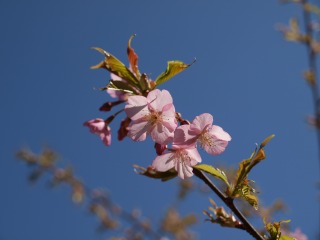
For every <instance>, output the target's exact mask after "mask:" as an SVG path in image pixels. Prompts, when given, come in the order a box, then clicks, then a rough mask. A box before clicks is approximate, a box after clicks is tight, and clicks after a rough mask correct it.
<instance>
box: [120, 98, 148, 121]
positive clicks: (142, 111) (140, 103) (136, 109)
mask: <svg viewBox="0 0 320 240" xmlns="http://www.w3.org/2000/svg"><path fill="white" fill-rule="evenodd" d="M147 104H148V103H147V99H146V98H145V97H143V96H130V97H129V98H128V104H127V105H126V106H125V108H124V110H125V112H126V114H127V116H128V117H129V118H131V120H134V121H136V120H138V119H141V118H143V117H145V116H146V115H148V114H149V113H150V112H149V110H148V106H147Z"/></svg>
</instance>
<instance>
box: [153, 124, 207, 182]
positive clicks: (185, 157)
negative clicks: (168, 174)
mask: <svg viewBox="0 0 320 240" xmlns="http://www.w3.org/2000/svg"><path fill="white" fill-rule="evenodd" d="M186 128H188V126H187V125H182V126H180V127H178V128H177V129H176V131H175V132H174V139H173V144H172V149H170V150H168V151H169V152H168V153H164V154H162V155H160V156H158V157H156V159H155V160H154V161H153V163H152V167H153V168H154V169H155V170H156V171H159V172H165V171H168V170H169V169H171V168H173V167H174V168H175V170H176V171H177V172H178V175H179V177H181V178H182V179H185V178H186V177H191V176H193V171H192V166H194V165H196V164H198V163H200V162H201V156H200V154H199V152H198V150H197V148H196V145H195V144H194V143H193V144H190V145H177V144H175V143H176V142H179V141H181V137H183V136H182V134H181V133H183V131H184V130H185V129H186Z"/></svg>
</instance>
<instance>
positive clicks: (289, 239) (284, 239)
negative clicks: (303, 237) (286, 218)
mask: <svg viewBox="0 0 320 240" xmlns="http://www.w3.org/2000/svg"><path fill="white" fill-rule="evenodd" d="M279 240H295V238H293V237H290V236H286V235H284V236H282V235H281V237H280V238H279Z"/></svg>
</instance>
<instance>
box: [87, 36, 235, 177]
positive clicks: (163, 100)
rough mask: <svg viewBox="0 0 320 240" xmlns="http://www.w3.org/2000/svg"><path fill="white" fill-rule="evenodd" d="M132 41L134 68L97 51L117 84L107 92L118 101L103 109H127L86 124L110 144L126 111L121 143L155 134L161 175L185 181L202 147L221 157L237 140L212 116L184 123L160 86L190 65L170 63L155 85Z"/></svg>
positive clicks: (156, 166) (102, 65)
mask: <svg viewBox="0 0 320 240" xmlns="http://www.w3.org/2000/svg"><path fill="white" fill-rule="evenodd" d="M132 38H133V37H131V38H130V40H129V44H128V51H127V52H128V59H129V68H126V67H125V65H124V64H122V63H121V62H120V61H119V60H118V59H116V58H115V57H114V56H112V55H111V54H110V53H108V52H106V51H104V50H102V49H99V48H96V50H98V51H99V52H101V53H103V54H104V55H105V60H104V61H102V62H101V63H99V64H98V65H96V66H94V67H93V68H105V69H107V70H108V71H109V72H111V80H110V82H109V84H108V85H107V86H106V87H105V88H102V90H107V92H108V93H109V95H110V96H111V97H113V98H117V99H118V100H117V101H115V102H107V103H105V104H103V105H102V106H101V107H100V110H101V111H110V110H111V109H112V107H114V106H116V105H118V104H121V103H126V105H125V107H124V108H123V109H121V110H120V111H118V112H117V113H116V114H114V115H112V116H111V117H109V118H107V119H106V120H103V119H101V118H96V119H93V120H89V121H87V122H85V123H84V125H85V126H87V127H89V128H90V131H91V132H92V133H95V134H97V135H99V136H100V138H101V140H102V141H103V143H104V144H105V145H107V146H109V145H110V144H111V128H110V126H109V124H110V123H111V121H113V119H114V118H115V117H116V116H117V115H118V114H119V113H121V112H122V111H124V112H125V113H126V118H125V119H124V120H123V121H122V123H121V126H120V129H119V131H118V139H119V140H122V139H123V138H124V137H125V136H128V137H129V138H131V139H132V140H134V141H144V140H146V138H147V136H150V137H151V139H152V140H153V141H154V142H155V148H156V152H157V155H158V156H157V157H156V158H155V159H154V161H153V162H152V165H151V167H152V168H153V169H154V170H155V171H159V172H166V171H168V170H171V169H173V168H174V169H175V170H176V171H177V173H178V175H179V177H181V178H182V179H184V178H186V177H191V176H192V175H193V171H192V167H193V166H194V165H196V164H198V163H200V162H201V161H202V160H201V156H200V154H199V152H198V146H200V147H201V148H203V149H204V151H206V152H207V153H208V154H211V155H217V154H220V153H222V152H223V151H224V150H225V148H226V147H227V145H228V142H229V141H230V140H231V137H230V135H229V134H228V133H227V132H225V131H224V130H223V129H222V128H221V127H219V126H217V125H213V117H212V115H211V114H209V113H203V114H201V115H199V116H197V117H196V118H195V119H194V120H193V121H192V122H191V123H190V122H189V121H187V120H183V119H182V118H181V117H180V114H179V113H177V112H176V110H175V107H174V105H173V100H172V97H171V94H170V93H169V92H168V91H167V90H159V89H157V87H158V86H159V85H160V84H162V83H163V82H165V81H167V80H168V79H169V78H171V77H172V76H174V75H175V74H177V73H179V72H180V71H182V70H184V69H186V68H187V67H189V66H190V64H189V65H187V64H184V63H183V62H180V61H170V62H169V63H168V68H167V70H166V71H165V72H163V73H162V74H160V75H159V76H158V77H157V78H156V80H154V81H152V80H150V79H148V76H147V75H146V74H140V72H139V70H138V65H137V64H138V57H137V55H136V54H135V52H134V50H133V49H132V48H131V46H130V43H131V40H132ZM170 145H171V147H169V146H170Z"/></svg>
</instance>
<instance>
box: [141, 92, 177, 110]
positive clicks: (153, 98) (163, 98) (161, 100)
mask: <svg viewBox="0 0 320 240" xmlns="http://www.w3.org/2000/svg"><path fill="white" fill-rule="evenodd" d="M147 99H148V102H149V106H150V107H151V108H152V109H153V110H154V111H157V112H161V111H162V110H163V108H164V106H166V105H167V104H172V102H173V100H172V97H171V95H170V93H169V92H168V91H167V90H162V91H160V90H159V89H155V90H153V91H151V92H150V93H149V94H148V96H147Z"/></svg>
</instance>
